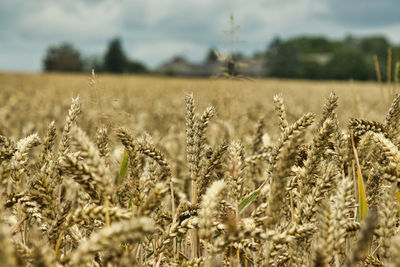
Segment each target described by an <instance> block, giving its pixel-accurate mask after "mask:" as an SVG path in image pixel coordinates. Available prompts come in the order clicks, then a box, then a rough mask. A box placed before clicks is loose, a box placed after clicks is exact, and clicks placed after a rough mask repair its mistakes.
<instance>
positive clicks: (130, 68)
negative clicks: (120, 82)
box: [126, 60, 148, 73]
mask: <svg viewBox="0 0 400 267" xmlns="http://www.w3.org/2000/svg"><path fill="white" fill-rule="evenodd" d="M126 71H127V72H129V73H146V72H148V71H147V68H146V66H145V65H144V64H142V63H140V62H139V61H132V60H129V61H128V62H127V63H126Z"/></svg>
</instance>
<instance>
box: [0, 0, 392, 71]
mask: <svg viewBox="0 0 400 267" xmlns="http://www.w3.org/2000/svg"><path fill="white" fill-rule="evenodd" d="M230 13H233V14H234V16H235V21H236V22H237V23H238V24H241V25H242V29H241V30H240V31H239V33H240V36H241V39H243V40H246V41H247V42H246V43H245V44H241V45H238V46H237V48H238V50H240V51H242V52H244V53H245V54H249V55H250V54H252V53H253V52H255V51H260V50H264V49H265V48H266V47H267V45H268V43H269V42H270V41H271V39H273V38H274V37H275V36H278V35H279V36H280V37H282V38H287V37H292V36H296V35H299V34H319V35H325V36H328V37H331V38H341V37H343V36H345V35H347V34H350V33H351V34H356V35H369V34H384V35H385V36H387V37H388V38H389V39H390V40H391V41H392V42H394V43H400V3H399V1H398V0H380V1H379V0H248V1H244V0H241V1H239V0H130V1H128V0H35V1H33V0H0V70H21V71H39V70H40V69H41V67H42V58H43V55H44V53H45V51H46V48H47V47H48V46H49V45H54V44H59V43H61V42H63V41H69V42H71V43H73V44H74V45H75V46H76V47H77V48H78V49H79V50H80V51H81V52H82V54H84V55H96V54H98V55H101V54H102V53H104V51H105V49H106V46H107V43H108V42H109V40H110V39H112V38H113V37H116V36H118V37H121V39H122V41H123V46H124V49H125V51H126V53H127V54H128V55H129V57H130V58H132V59H138V60H141V61H143V62H144V63H146V64H147V65H148V66H150V67H154V66H157V65H158V64H160V63H162V62H165V61H166V60H168V59H169V58H171V57H172V56H173V55H175V54H180V55H184V56H186V57H187V58H189V59H191V60H195V61H200V60H202V59H203V58H204V56H205V53H206V51H207V49H208V48H209V47H210V46H215V47H217V48H219V49H223V48H224V46H225V44H224V43H223V42H222V41H221V40H220V39H219V37H218V36H220V35H222V30H224V29H227V28H228V26H229V24H228V22H229V14H230Z"/></svg>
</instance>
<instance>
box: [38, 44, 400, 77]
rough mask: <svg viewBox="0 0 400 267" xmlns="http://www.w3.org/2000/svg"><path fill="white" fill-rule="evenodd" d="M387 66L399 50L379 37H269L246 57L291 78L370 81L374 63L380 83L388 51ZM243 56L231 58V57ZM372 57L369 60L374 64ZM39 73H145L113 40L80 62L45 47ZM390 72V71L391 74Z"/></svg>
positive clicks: (64, 49) (72, 54) (65, 50)
mask: <svg viewBox="0 0 400 267" xmlns="http://www.w3.org/2000/svg"><path fill="white" fill-rule="evenodd" d="M389 47H391V55H390V56H391V62H393V63H396V62H398V61H399V60H400V46H395V45H392V44H391V43H390V42H389V41H388V40H387V39H386V38H385V37H383V36H368V37H362V38H360V37H354V36H347V37H345V38H343V39H342V40H330V39H328V38H325V37H323V36H299V37H294V38H290V39H286V40H282V39H280V38H279V37H277V38H275V39H274V40H273V41H272V42H271V43H270V44H269V45H268V46H267V48H266V49H265V51H262V52H257V53H255V54H254V55H253V57H252V58H254V59H257V60H263V62H264V66H265V68H264V69H265V72H264V76H265V77H276V78H296V79H332V80H343V79H355V80H376V72H375V69H376V63H377V64H378V65H379V69H380V71H381V74H382V80H385V79H386V75H387V73H388V70H387V67H388V64H387V59H388V48H389ZM241 57H244V56H243V55H242V54H240V53H237V54H235V55H234V58H241ZM374 57H375V58H376V59H377V61H376V59H375V61H374ZM204 61H205V62H207V63H210V62H216V61H217V57H216V55H215V54H214V49H213V48H210V49H209V51H208V52H207V54H206V55H205V59H204ZM43 67H44V70H45V71H73V72H81V71H85V72H87V71H90V70H91V69H93V68H94V69H95V70H96V72H110V73H145V72H149V70H148V68H147V67H146V66H145V65H144V64H143V63H141V62H139V61H135V60H131V59H129V58H128V56H127V55H126V54H125V52H124V50H123V48H122V42H121V40H120V39H119V38H115V39H113V40H112V41H111V42H110V43H109V44H108V47H107V50H106V52H105V54H104V55H103V56H102V57H96V56H95V57H86V58H84V57H82V55H81V54H80V52H79V51H78V50H77V49H76V48H75V47H74V46H73V45H72V44H69V43H63V44H60V45H58V46H51V47H49V48H48V49H47V51H46V55H45V57H44V60H43ZM393 69H394V68H393V67H392V68H390V71H391V72H393Z"/></svg>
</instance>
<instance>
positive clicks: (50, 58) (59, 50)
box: [43, 43, 83, 72]
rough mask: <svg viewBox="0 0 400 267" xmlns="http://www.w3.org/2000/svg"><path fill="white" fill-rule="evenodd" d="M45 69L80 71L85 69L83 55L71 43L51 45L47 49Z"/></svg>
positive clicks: (44, 62) (44, 61)
mask: <svg viewBox="0 0 400 267" xmlns="http://www.w3.org/2000/svg"><path fill="white" fill-rule="evenodd" d="M43 68H44V70H45V71H70V72H78V71H82V69H83V62H82V59H81V55H80V53H79V51H78V50H76V49H75V48H74V47H73V45H72V44H70V43H62V44H60V45H59V46H51V47H49V48H48V49H47V52H46V55H45V57H44V60H43Z"/></svg>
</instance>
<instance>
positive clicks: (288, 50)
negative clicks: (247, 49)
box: [266, 38, 299, 78]
mask: <svg viewBox="0 0 400 267" xmlns="http://www.w3.org/2000/svg"><path fill="white" fill-rule="evenodd" d="M266 65H267V66H266V67H267V71H268V75H269V76H272V77H278V78H296V77H297V76H298V68H299V58H298V53H297V51H296V49H295V47H294V46H293V44H292V43H288V42H282V41H281V40H280V39H279V38H275V39H274V40H273V41H272V43H271V45H270V47H269V49H268V51H267V53H266Z"/></svg>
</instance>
